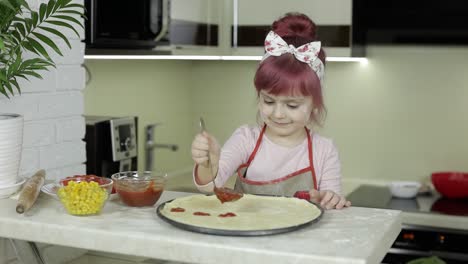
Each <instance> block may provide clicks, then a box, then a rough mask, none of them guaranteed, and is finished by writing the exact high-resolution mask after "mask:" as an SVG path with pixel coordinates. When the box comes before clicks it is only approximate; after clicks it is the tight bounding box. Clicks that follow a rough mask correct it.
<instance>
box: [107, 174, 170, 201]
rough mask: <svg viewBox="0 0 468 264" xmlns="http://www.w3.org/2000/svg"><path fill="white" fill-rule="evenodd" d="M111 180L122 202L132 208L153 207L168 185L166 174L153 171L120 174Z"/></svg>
mask: <svg viewBox="0 0 468 264" xmlns="http://www.w3.org/2000/svg"><path fill="white" fill-rule="evenodd" d="M111 179H112V180H113V181H114V189H115V191H116V193H117V194H118V195H119V197H120V199H121V200H122V202H123V203H124V204H126V205H128V206H132V207H144V206H153V205H154V204H155V203H156V202H157V201H158V200H159V198H160V197H161V194H162V193H163V191H164V186H165V184H166V174H164V173H160V172H151V171H144V172H138V171H125V172H118V173H115V174H113V175H112V176H111Z"/></svg>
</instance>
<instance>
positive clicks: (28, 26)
mask: <svg viewBox="0 0 468 264" xmlns="http://www.w3.org/2000/svg"><path fill="white" fill-rule="evenodd" d="M24 21H25V22H24V25H25V26H26V31H28V32H31V28H32V24H33V21H32V19H30V18H25V19H24Z"/></svg>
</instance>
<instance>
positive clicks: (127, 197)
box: [117, 186, 163, 207]
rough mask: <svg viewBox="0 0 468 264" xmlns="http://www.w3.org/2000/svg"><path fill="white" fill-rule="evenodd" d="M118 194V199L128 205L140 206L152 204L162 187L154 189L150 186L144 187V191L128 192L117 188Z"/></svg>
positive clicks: (159, 194)
mask: <svg viewBox="0 0 468 264" xmlns="http://www.w3.org/2000/svg"><path fill="white" fill-rule="evenodd" d="M117 192H118V193H119V195H120V199H122V201H123V202H124V203H125V204H126V205H129V206H135V207H142V206H152V205H154V204H155V203H156V201H157V200H158V199H159V197H160V196H161V194H162V192H163V190H162V189H159V190H158V189H156V190H155V189H154V188H152V186H150V188H148V189H146V191H144V192H130V191H125V190H117Z"/></svg>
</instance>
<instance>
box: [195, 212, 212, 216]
mask: <svg viewBox="0 0 468 264" xmlns="http://www.w3.org/2000/svg"><path fill="white" fill-rule="evenodd" d="M193 215H201V216H208V215H210V214H209V213H204V212H195V213H193Z"/></svg>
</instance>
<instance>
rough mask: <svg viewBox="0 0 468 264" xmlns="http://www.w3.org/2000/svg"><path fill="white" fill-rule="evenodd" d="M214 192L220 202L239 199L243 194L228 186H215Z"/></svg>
mask: <svg viewBox="0 0 468 264" xmlns="http://www.w3.org/2000/svg"><path fill="white" fill-rule="evenodd" d="M214 193H215V194H216V197H218V200H219V201H221V203H225V202H232V201H236V200H239V199H240V198H241V197H242V196H243V194H242V193H239V192H236V191H234V190H233V189H229V188H215V189H214Z"/></svg>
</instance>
